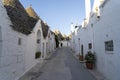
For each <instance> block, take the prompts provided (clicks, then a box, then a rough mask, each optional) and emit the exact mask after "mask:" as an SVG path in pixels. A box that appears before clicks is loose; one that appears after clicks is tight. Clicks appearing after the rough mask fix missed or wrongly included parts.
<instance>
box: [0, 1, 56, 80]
mask: <svg viewBox="0 0 120 80" xmlns="http://www.w3.org/2000/svg"><path fill="white" fill-rule="evenodd" d="M0 20H1V21H0V80H17V79H19V78H20V77H21V76H22V75H23V74H24V73H26V72H27V71H28V70H30V69H31V68H32V67H33V66H35V65H36V64H37V63H39V62H42V61H43V60H44V58H45V57H46V55H47V49H49V48H47V45H48V41H49V38H48V34H49V32H50V29H49V28H48V30H47V31H48V32H47V33H46V35H45V37H44V36H43V35H44V31H43V28H44V26H43V25H42V23H41V22H42V20H41V19H39V20H38V21H37V22H36V24H35V26H34V28H33V29H32V31H31V33H30V34H29V35H26V34H23V33H21V32H18V31H16V30H14V29H13V28H12V27H11V26H12V25H13V23H12V21H11V19H10V17H9V16H8V15H7V10H6V9H5V7H4V6H3V4H2V2H1V1H0ZM44 24H45V23H44ZM18 25H19V24H18ZM51 39H52V41H51V42H50V43H49V44H51V45H53V46H55V42H54V41H55V40H54V34H52V37H51ZM54 49H55V48H51V52H52V51H54ZM38 51H39V52H41V56H40V58H38V59H35V55H36V52H38Z"/></svg>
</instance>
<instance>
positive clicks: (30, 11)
mask: <svg viewBox="0 0 120 80" xmlns="http://www.w3.org/2000/svg"><path fill="white" fill-rule="evenodd" d="M26 12H27V13H28V15H29V16H30V17H33V18H35V19H39V17H38V15H37V14H36V12H35V11H34V9H33V8H32V7H31V6H29V7H27V8H26Z"/></svg>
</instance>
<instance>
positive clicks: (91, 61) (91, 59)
mask: <svg viewBox="0 0 120 80" xmlns="http://www.w3.org/2000/svg"><path fill="white" fill-rule="evenodd" d="M85 60H86V67H87V68H88V69H93V66H94V62H95V55H94V54H93V53H92V52H91V51H89V52H88V53H87V54H86V55H85Z"/></svg>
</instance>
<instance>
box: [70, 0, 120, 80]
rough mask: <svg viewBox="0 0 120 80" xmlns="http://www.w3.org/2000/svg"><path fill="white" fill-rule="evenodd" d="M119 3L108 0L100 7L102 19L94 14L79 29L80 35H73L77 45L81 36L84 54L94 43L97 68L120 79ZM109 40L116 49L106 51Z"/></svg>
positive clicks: (93, 50) (110, 77)
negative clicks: (84, 25)
mask: <svg viewBox="0 0 120 80" xmlns="http://www.w3.org/2000/svg"><path fill="white" fill-rule="evenodd" d="M119 5H120V2H119V1H118V0H108V1H107V2H106V4H105V5H104V7H103V8H102V7H101V8H100V19H98V18H97V16H96V14H94V15H92V16H91V17H90V21H89V24H88V25H87V26H86V27H85V28H80V29H79V31H78V34H77V36H78V37H75V36H76V35H73V37H74V38H75V39H76V40H75V41H76V42H75V43H76V45H77V46H78V41H77V38H80V45H82V44H83V46H84V55H85V54H86V53H87V52H88V51H89V49H88V44H89V43H92V52H95V55H96V69H97V70H98V71H99V72H101V73H102V74H103V75H104V76H105V77H106V79H108V80H120V76H119V74H120V69H119V67H120V63H119V57H120V54H119V52H120V49H119V47H120V37H119V34H120V27H119V25H120V22H119V21H120V16H119V14H120V8H119ZM92 24H93V27H92ZM109 40H113V44H114V51H112V52H108V51H105V41H109ZM72 44H73V43H72ZM72 47H73V46H72ZM77 48H78V47H77ZM80 49H81V48H80ZM76 51H77V49H76ZM80 51H81V50H80Z"/></svg>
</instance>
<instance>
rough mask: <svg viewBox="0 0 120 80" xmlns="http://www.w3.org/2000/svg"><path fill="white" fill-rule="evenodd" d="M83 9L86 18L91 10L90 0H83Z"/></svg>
mask: <svg viewBox="0 0 120 80" xmlns="http://www.w3.org/2000/svg"><path fill="white" fill-rule="evenodd" d="M85 11H86V18H88V17H89V16H90V12H91V2H90V0H85Z"/></svg>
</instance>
